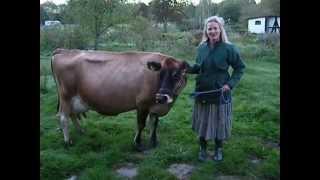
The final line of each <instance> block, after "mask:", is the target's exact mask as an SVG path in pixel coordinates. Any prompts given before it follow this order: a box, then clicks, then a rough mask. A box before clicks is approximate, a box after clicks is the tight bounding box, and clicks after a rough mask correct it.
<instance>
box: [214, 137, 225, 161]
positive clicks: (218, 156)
mask: <svg viewBox="0 0 320 180" xmlns="http://www.w3.org/2000/svg"><path fill="white" fill-rule="evenodd" d="M222 146H223V140H220V139H217V138H216V139H215V150H214V156H213V160H215V161H222V160H223V152H222Z"/></svg>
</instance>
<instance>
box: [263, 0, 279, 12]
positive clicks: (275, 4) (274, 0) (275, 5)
mask: <svg viewBox="0 0 320 180" xmlns="http://www.w3.org/2000/svg"><path fill="white" fill-rule="evenodd" d="M260 6H261V7H262V8H265V9H268V10H270V12H271V13H272V14H269V15H277V16H280V0H261V2H260Z"/></svg>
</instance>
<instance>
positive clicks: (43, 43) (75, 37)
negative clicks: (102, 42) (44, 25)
mask: <svg viewBox="0 0 320 180" xmlns="http://www.w3.org/2000/svg"><path fill="white" fill-rule="evenodd" d="M86 37H87V36H86V34H85V33H84V31H82V30H81V29H80V28H79V27H77V26H64V27H56V28H50V29H41V30H40V51H52V50H54V49H56V48H68V49H84V48H86V47H87V42H88V39H87V38H86Z"/></svg>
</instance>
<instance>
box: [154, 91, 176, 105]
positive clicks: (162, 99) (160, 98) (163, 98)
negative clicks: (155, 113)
mask: <svg viewBox="0 0 320 180" xmlns="http://www.w3.org/2000/svg"><path fill="white" fill-rule="evenodd" d="M171 102H173V99H172V98H171V97H170V96H169V95H168V94H159V93H158V94H156V103H159V104H165V103H166V104H170V103H171Z"/></svg>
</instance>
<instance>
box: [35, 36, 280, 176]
mask: <svg viewBox="0 0 320 180" xmlns="http://www.w3.org/2000/svg"><path fill="white" fill-rule="evenodd" d="M240 43H241V42H240ZM117 48H118V47H117ZM240 50H241V48H240ZM172 52H174V51H172ZM270 54H272V53H270ZM270 54H267V56H266V57H270V58H269V59H272V58H274V57H273V56H271V55H270ZM171 55H174V54H171ZM49 57H50V52H46V53H43V54H41V56H40V58H41V60H43V61H45V60H49V59H50V58H49ZM177 57H180V58H184V57H183V55H177ZM189 58H190V59H185V60H188V61H191V60H192V57H189ZM43 61H41V62H43ZM245 63H246V65H247V69H246V72H245V74H244V76H243V78H242V80H241V82H240V84H239V85H238V86H237V87H236V89H235V90H234V92H233V102H234V106H233V110H234V113H233V130H232V137H231V138H230V140H229V141H228V142H226V144H225V146H224V147H225V159H224V161H223V162H221V163H216V162H211V161H210V162H205V163H200V162H198V161H197V154H198V142H197V138H196V134H195V133H194V132H192V130H191V113H192V106H193V100H192V99H190V98H189V94H190V93H191V92H192V91H193V89H194V85H195V82H194V79H195V78H194V76H192V75H190V76H189V78H188V84H187V86H186V88H185V89H184V90H183V92H182V94H181V95H180V96H179V98H178V100H177V101H176V103H175V105H174V107H173V108H172V109H171V111H170V112H169V114H168V115H167V116H165V117H162V118H161V120H160V122H159V128H158V137H159V141H160V142H159V146H158V147H157V148H156V149H152V150H150V151H149V152H148V153H147V154H142V153H138V152H135V151H134V149H133V146H132V142H133V137H134V134H135V128H136V114H135V112H128V113H123V114H120V115H118V116H114V117H105V116H101V115H99V114H97V113H95V112H89V113H88V118H87V119H84V120H83V121H82V126H83V127H84V128H85V130H86V133H85V134H83V135H80V134H78V133H77V131H76V129H75V128H74V126H73V124H71V122H70V136H71V137H72V138H73V140H74V145H73V146H71V147H70V148H69V149H65V148H64V146H63V135H62V133H61V132H59V131H56V128H57V127H58V122H57V117H56V116H55V113H56V104H57V95H56V88H55V85H54V82H53V80H52V78H51V79H50V80H49V81H48V86H47V87H48V88H47V91H46V92H42V94H40V104H41V107H40V119H41V121H40V163H41V164H40V176H41V179H66V178H68V177H71V176H72V175H77V176H78V177H79V179H81V180H84V179H88V180H89V179H90V180H91V179H120V178H119V177H118V176H117V175H116V169H117V167H119V166H120V165H121V164H124V163H127V162H132V163H135V164H136V165H137V167H138V176H137V177H136V178H135V179H168V180H169V179H176V178H175V177H174V176H173V175H171V174H170V173H169V172H168V171H167V168H168V167H169V166H170V165H171V164H173V163H187V164H191V165H194V166H195V167H196V169H195V170H194V171H193V173H192V176H191V179H192V180H205V179H213V178H214V177H217V176H219V175H235V176H245V177H251V178H257V179H280V167H279V161H280V152H279V149H277V148H272V147H270V146H267V143H269V142H273V143H278V142H279V136H280V115H279V114H280V111H279V109H280V99H279V97H280V92H279V90H280V65H279V63H277V61H273V60H270V61H269V60H268V58H265V60H261V59H260V60H257V59H255V58H253V59H245ZM43 65H44V66H46V68H49V67H47V66H50V63H44V64H43ZM49 70H50V68H49ZM142 137H143V143H148V142H149V126H147V127H146V129H145V130H144V134H143V136H142ZM213 147H214V145H213V143H212V142H210V143H209V150H210V151H212V150H213ZM252 157H255V158H257V159H259V163H258V164H253V163H251V161H250V160H251V159H250V158H252Z"/></svg>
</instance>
